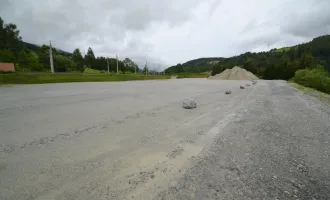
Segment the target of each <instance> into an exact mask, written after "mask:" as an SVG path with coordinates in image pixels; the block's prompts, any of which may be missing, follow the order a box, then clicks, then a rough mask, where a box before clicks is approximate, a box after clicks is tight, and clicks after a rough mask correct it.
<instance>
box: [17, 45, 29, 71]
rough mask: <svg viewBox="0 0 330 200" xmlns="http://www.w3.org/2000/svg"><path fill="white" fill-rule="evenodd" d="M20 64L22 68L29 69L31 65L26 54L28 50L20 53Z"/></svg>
mask: <svg viewBox="0 0 330 200" xmlns="http://www.w3.org/2000/svg"><path fill="white" fill-rule="evenodd" d="M18 64H19V66H20V67H22V68H28V65H29V57H28V54H27V53H26V49H22V50H21V51H20V52H19V53H18Z"/></svg>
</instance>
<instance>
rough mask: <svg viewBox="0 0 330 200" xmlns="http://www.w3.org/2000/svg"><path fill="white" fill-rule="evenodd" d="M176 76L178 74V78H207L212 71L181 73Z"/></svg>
mask: <svg viewBox="0 0 330 200" xmlns="http://www.w3.org/2000/svg"><path fill="white" fill-rule="evenodd" d="M174 76H176V78H207V77H209V76H210V73H208V72H207V73H204V72H203V73H179V74H175V75H174Z"/></svg>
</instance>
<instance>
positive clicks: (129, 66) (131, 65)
mask: <svg viewBox="0 0 330 200" xmlns="http://www.w3.org/2000/svg"><path fill="white" fill-rule="evenodd" d="M123 64H124V66H125V70H127V71H130V72H135V69H137V68H138V66H137V64H136V63H134V62H133V61H132V60H131V59H129V58H125V59H124V60H123Z"/></svg>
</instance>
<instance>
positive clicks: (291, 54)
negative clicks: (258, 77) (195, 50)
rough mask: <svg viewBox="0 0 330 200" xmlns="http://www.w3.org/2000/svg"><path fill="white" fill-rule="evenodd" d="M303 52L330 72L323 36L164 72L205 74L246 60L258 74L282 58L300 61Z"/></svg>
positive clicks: (329, 38)
mask: <svg viewBox="0 0 330 200" xmlns="http://www.w3.org/2000/svg"><path fill="white" fill-rule="evenodd" d="M304 52H309V53H311V54H312V55H313V57H314V60H315V62H316V63H317V64H320V65H322V66H324V68H325V69H327V70H328V71H330V35H324V36H320V37H316V38H314V39H313V40H312V41H310V42H307V43H303V44H299V45H294V46H292V47H283V48H280V49H272V50H270V51H268V52H258V53H251V52H246V53H243V54H241V55H238V56H232V57H229V58H223V57H210V58H198V59H194V60H190V61H187V62H185V63H183V64H177V65H174V66H171V67H169V68H167V69H166V72H167V73H169V74H173V73H184V72H186V73H200V72H207V71H211V70H212V68H213V66H214V65H215V64H217V62H218V63H219V64H221V65H222V67H224V68H232V67H234V66H243V65H244V63H245V62H246V61H247V60H249V61H250V62H251V64H252V65H253V67H255V68H257V69H259V72H260V71H263V70H265V68H266V67H267V66H269V65H270V64H278V63H279V62H280V60H281V58H282V57H283V56H284V57H287V58H288V59H289V60H291V61H292V60H296V59H300V58H301V56H302V54H303V53H304Z"/></svg>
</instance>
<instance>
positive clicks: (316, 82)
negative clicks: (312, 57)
mask: <svg viewBox="0 0 330 200" xmlns="http://www.w3.org/2000/svg"><path fill="white" fill-rule="evenodd" d="M292 80H293V81H294V82H296V83H298V84H301V85H303V86H307V87H311V88H314V89H317V90H319V91H322V92H326V93H330V77H329V74H328V72H327V71H325V70H324V68H322V67H317V68H314V69H303V70H298V71H297V72H296V73H295V76H294V77H293V78H292Z"/></svg>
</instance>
